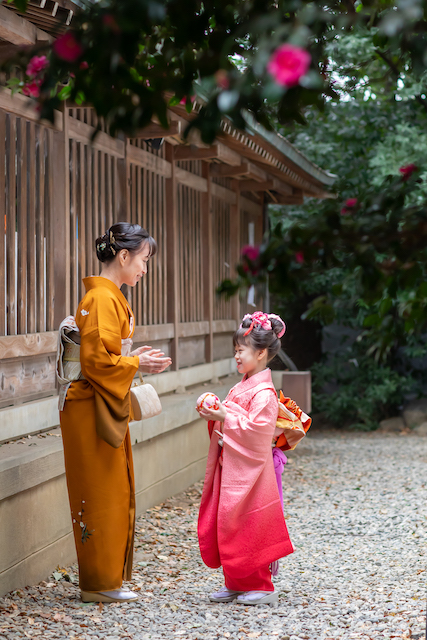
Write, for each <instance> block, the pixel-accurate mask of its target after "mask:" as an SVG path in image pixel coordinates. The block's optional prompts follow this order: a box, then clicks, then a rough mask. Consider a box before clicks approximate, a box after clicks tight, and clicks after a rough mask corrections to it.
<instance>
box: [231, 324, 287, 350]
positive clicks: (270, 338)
mask: <svg viewBox="0 0 427 640" xmlns="http://www.w3.org/2000/svg"><path fill="white" fill-rule="evenodd" d="M257 315H258V316H259V317H260V316H261V315H262V316H263V317H264V318H265V319H268V320H269V322H270V324H271V329H265V328H263V326H262V324H259V323H257V322H254V316H257ZM251 326H252V328H251ZM250 328H251V329H250ZM248 329H250V331H249V333H248ZM285 329H286V325H285V323H284V322H283V320H282V319H281V318H279V316H276V315H275V314H260V313H259V312H258V314H253V315H252V316H250V315H246V316H245V317H244V318H243V320H242V324H241V325H240V327H239V328H238V329H237V331H236V332H235V334H234V336H233V346H234V347H236V346H237V345H245V346H249V347H252V349H254V350H255V351H262V350H263V349H267V361H270V360H272V359H273V358H274V356H277V354H278V353H279V351H280V349H281V348H282V343H281V341H280V338H279V336H280V337H281V336H282V335H283V334H284V333H285ZM245 334H246V335H245Z"/></svg>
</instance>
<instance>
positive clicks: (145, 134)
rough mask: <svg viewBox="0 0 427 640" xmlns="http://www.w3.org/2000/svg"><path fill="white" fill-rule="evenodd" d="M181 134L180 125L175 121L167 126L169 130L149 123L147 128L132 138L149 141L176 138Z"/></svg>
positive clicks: (154, 123)
mask: <svg viewBox="0 0 427 640" xmlns="http://www.w3.org/2000/svg"><path fill="white" fill-rule="evenodd" d="M180 133H181V123H180V122H177V121H176V120H175V121H173V122H171V123H170V124H169V129H164V128H163V127H162V125H161V124H157V123H156V122H151V123H150V124H149V125H148V127H144V129H141V131H138V133H137V134H136V135H135V136H134V138H139V139H141V140H151V139H152V138H168V137H170V136H178V135H180Z"/></svg>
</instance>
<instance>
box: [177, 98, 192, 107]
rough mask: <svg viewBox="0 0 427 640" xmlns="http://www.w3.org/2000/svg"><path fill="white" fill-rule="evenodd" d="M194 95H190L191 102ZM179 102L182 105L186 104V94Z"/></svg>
mask: <svg viewBox="0 0 427 640" xmlns="http://www.w3.org/2000/svg"><path fill="white" fill-rule="evenodd" d="M195 99H196V96H190V100H191V102H194V101H195ZM179 104H183V105H184V106H185V105H186V104H187V96H184V97H183V99H182V100H180V101H179Z"/></svg>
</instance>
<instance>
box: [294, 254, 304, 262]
mask: <svg viewBox="0 0 427 640" xmlns="http://www.w3.org/2000/svg"><path fill="white" fill-rule="evenodd" d="M294 257H295V262H298V264H302V263H303V262H304V254H303V252H302V251H297V252H296V253H295V256H294Z"/></svg>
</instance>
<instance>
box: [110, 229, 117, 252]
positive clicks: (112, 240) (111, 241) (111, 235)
mask: <svg viewBox="0 0 427 640" xmlns="http://www.w3.org/2000/svg"><path fill="white" fill-rule="evenodd" d="M115 243H116V239H115V237H114V235H113V232H112V231H111V229H110V249H111V251H112V252H113V256H115V255H116V250H115V248H114V247H113V244H115Z"/></svg>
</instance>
